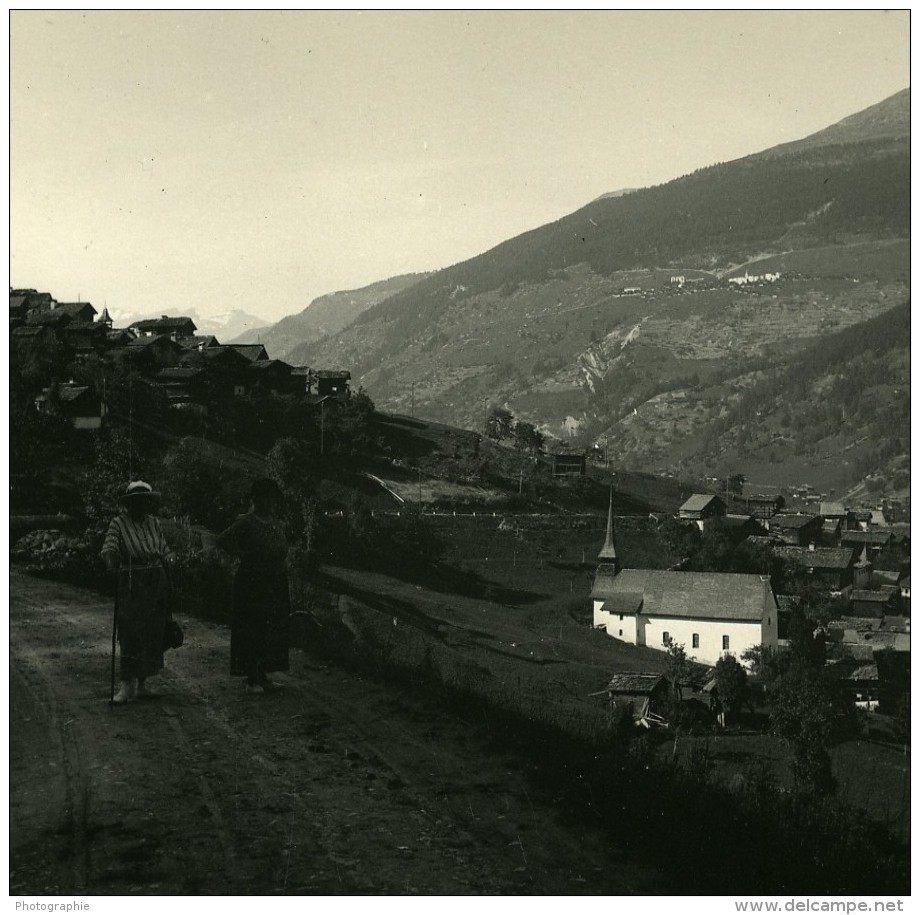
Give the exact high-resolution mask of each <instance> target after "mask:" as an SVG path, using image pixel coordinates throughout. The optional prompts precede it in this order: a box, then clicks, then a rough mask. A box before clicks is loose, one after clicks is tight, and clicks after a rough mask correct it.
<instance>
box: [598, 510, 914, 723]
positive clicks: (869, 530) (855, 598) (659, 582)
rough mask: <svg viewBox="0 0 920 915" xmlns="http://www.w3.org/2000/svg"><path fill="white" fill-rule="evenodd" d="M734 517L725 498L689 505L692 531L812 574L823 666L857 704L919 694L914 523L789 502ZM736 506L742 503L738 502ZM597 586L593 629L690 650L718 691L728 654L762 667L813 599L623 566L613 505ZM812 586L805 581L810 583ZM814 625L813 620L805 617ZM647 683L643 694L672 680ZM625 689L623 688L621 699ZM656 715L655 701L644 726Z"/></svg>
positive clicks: (892, 704)
mask: <svg viewBox="0 0 920 915" xmlns="http://www.w3.org/2000/svg"><path fill="white" fill-rule="evenodd" d="M735 501H736V502H737V506H738V507H740V506H744V508H745V509H746V511H744V512H743V513H737V512H733V513H730V512H729V511H728V505H727V504H726V501H725V500H724V499H722V498H721V497H719V496H717V495H711V494H706V493H695V494H694V495H692V496H691V497H690V498H689V499H687V501H686V502H685V503H684V504H683V505H682V506H681V507H680V510H679V513H678V517H679V519H680V523H681V524H683V525H685V526H692V527H695V528H698V529H699V530H700V531H701V532H703V533H705V532H706V530H707V529H709V530H710V531H712V530H713V528H715V529H717V530H718V531H720V532H721V533H722V534H723V535H724V536H725V537H726V539H727V540H728V541H729V542H732V543H733V544H734V545H735V547H737V548H740V549H742V550H744V549H749V550H752V551H761V550H762V551H765V552H766V554H768V555H770V556H774V557H776V558H778V559H779V560H781V561H782V562H784V563H785V564H788V566H789V567H791V568H793V569H795V570H796V571H798V572H800V573H804V575H805V576H806V579H805V581H806V582H807V584H806V585H805V589H806V590H807V592H808V596H809V597H811V598H812V599H814V598H815V597H817V601H816V603H817V604H818V605H820V608H821V609H820V611H819V612H818V613H812V614H811V615H810V616H809V617H808V621H809V623H810V624H811V632H810V635H809V636H808V638H809V639H810V640H811V641H813V643H814V645H815V650H816V652H817V653H818V654H819V655H820V658H821V663H822V664H825V665H826V666H827V668H828V669H829V670H830V671H832V673H833V675H834V676H835V677H837V678H839V680H840V682H841V685H842V687H843V689H844V690H845V691H846V693H847V694H848V695H849V696H850V699H851V701H853V702H855V703H857V704H859V706H860V707H862V708H865V709H876V708H879V707H880V703H881V707H882V709H883V711H887V712H889V713H893V712H894V711H895V710H896V708H897V705H898V702H900V701H901V700H902V699H903V698H904V696H905V695H906V693H907V690H908V688H909V669H910V660H909V659H910V525H909V524H903V523H895V524H890V525H889V524H887V523H886V519H885V515H884V512H883V511H874V512H867V511H860V510H848V509H847V508H845V507H844V506H843V505H841V504H839V503H831V502H828V503H822V504H821V506H820V513H818V514H804V513H800V512H794V513H785V512H783V511H782V510H781V508H782V506H783V499H782V497H781V496H777V495H773V496H764V495H758V496H756V497H749V498H748V499H741V498H739V499H737V500H735ZM733 507H734V506H733ZM598 559H599V560H600V562H599V565H598V568H597V572H596V575H595V578H594V584H593V587H592V590H591V598H592V601H593V623H594V626H595V627H596V628H599V629H603V630H604V631H605V632H606V633H607V634H608V635H610V636H612V637H613V638H615V639H619V640H622V641H624V642H627V643H629V644H632V645H645V646H649V647H654V648H658V649H659V650H661V651H668V649H669V648H670V647H671V645H672V644H674V645H680V646H683V647H684V648H685V649H686V652H687V655H688V657H690V658H691V659H692V660H695V661H697V662H699V663H702V664H704V665H706V666H707V667H709V668H710V679H709V680H708V686H707V692H708V698H709V700H711V699H712V698H713V696H714V693H715V692H717V690H715V689H714V682H715V681H714V680H713V679H712V677H711V674H712V668H715V666H716V665H717V664H718V662H719V660H720V659H721V658H723V657H724V656H726V655H732V656H733V657H736V658H741V659H742V660H743V662H744V663H745V665H746V666H748V667H751V666H752V664H753V662H754V661H755V660H756V659H757V657H758V656H759V655H758V653H759V652H762V651H763V650H764V649H766V650H768V651H770V652H776V651H778V650H779V651H783V650H789V649H790V647H791V633H792V629H793V626H794V623H793V617H794V615H795V614H796V613H799V614H800V615H801V613H802V610H803V595H802V594H801V593H798V594H785V593H775V592H774V590H773V586H772V584H771V579H770V576H769V575H765V574H760V575H752V574H742V573H727V572H710V571H685V570H682V565H683V564H678V566H676V567H675V568H673V569H669V570H653V569H624V568H623V567H622V563H621V561H620V558H619V555H618V550H617V545H616V535H615V527H614V515H613V504H612V501H611V505H610V509H609V514H608V520H607V533H606V539H605V542H604V546H603V547H602V549H601V551H600V553H599V555H598ZM800 581H801V579H800ZM803 621H804V618H803ZM644 676H646V677H647V680H646V681H645V684H644V687H643V689H642V690H641V691H640V694H641V695H643V696H645V698H647V694H650V691H651V690H653V689H655V688H656V687H657V685H659V684H660V682H661V681H662V680H663V677H662V675H661V674H658V675H655V674H653V673H648V674H645V675H644ZM619 692H620V690H619V689H618V688H617V689H613V690H612V691H611V694H612V695H613V694H618V693H619ZM648 711H649V706H648V704H647V703H645V704H644V705H643V706H642V711H641V714H640V718H641V719H642V720H643V721H647V719H646V718H644V717H643V716H644V713H645V712H648Z"/></svg>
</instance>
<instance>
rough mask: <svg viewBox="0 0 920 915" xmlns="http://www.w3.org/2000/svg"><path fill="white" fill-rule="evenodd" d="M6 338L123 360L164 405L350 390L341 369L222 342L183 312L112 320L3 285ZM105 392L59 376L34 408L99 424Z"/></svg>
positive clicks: (23, 347)
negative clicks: (121, 323)
mask: <svg viewBox="0 0 920 915" xmlns="http://www.w3.org/2000/svg"><path fill="white" fill-rule="evenodd" d="M10 338H11V345H12V346H13V347H14V348H16V349H17V350H18V351H19V352H20V353H22V354H26V353H28V352H30V351H31V352H33V353H45V354H48V353H51V354H56V355H57V356H59V357H60V361H62V362H69V361H71V360H75V359H76V360H79V359H86V358H88V357H91V356H96V357H99V358H101V359H103V360H105V361H106V362H109V363H115V362H116V361H122V362H123V363H124V364H126V365H127V366H129V367H130V368H131V369H133V370H135V371H137V372H138V373H140V374H141V375H142V376H143V377H145V378H146V379H147V380H149V381H150V382H152V383H154V384H156V385H158V386H160V387H161V388H162V390H163V392H164V393H165V395H166V398H167V400H168V402H169V405H170V406H171V407H175V408H176V409H191V410H205V409H206V404H207V402H213V401H214V400H215V399H221V398H224V397H242V396H247V395H250V394H254V393H257V392H273V393H278V394H299V395H303V396H305V397H308V398H311V399H316V400H320V399H322V398H325V397H342V396H347V395H348V393H349V382H350V379H351V374H350V373H349V372H348V371H347V370H333V369H319V370H317V369H313V368H310V367H307V366H294V365H290V364H288V363H286V362H284V361H282V360H280V359H272V358H270V357H269V355H268V353H267V351H266V349H265V347H264V346H262V344H261V343H230V344H222V343H221V342H220V341H219V340H218V339H217V338H216V337H214V336H211V335H200V334H198V333H197V327H196V326H195V322H194V321H193V320H192V319H191V318H188V317H181V316H180V317H170V316H168V315H163V316H162V317H159V318H153V319H149V320H142V321H135V322H134V323H132V324H131V325H129V326H128V327H125V328H116V327H113V322H112V319H111V317H110V316H109V313H108V310H107V309H105V308H103V310H102V312H101V313H98V312H97V310H96V308H94V307H93V305H92V304H91V303H89V302H58V301H56V300H55V299H54V298H53V297H52V296H51V294H50V293H47V292H38V291H36V290H34V289H10ZM104 401H105V397H104V392H102V391H97V390H95V389H94V388H93V386H91V385H87V384H79V385H78V384H73V383H65V384H59V385H54V386H51V387H48V388H46V389H45V390H44V391H42V393H41V394H40V395H38V397H37V398H36V401H35V406H36V409H38V410H40V411H51V410H55V411H59V412H61V413H62V414H64V415H66V416H68V417H69V418H70V419H71V421H72V422H73V424H74V426H75V427H76V428H84V429H93V428H98V427H99V425H100V424H101V423H102V421H103V419H104V416H105V412H106V406H105V402H104Z"/></svg>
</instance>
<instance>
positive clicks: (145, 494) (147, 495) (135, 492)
mask: <svg viewBox="0 0 920 915" xmlns="http://www.w3.org/2000/svg"><path fill="white" fill-rule="evenodd" d="M159 498H160V494H159V493H158V492H154V489H153V487H152V486H151V485H150V484H149V483H145V482H144V481H143V480H134V481H133V482H131V483H129V484H128V488H127V489H126V490H125V494H124V495H123V496H122V497H121V501H122V502H124V503H125V505H127V504H128V503H130V502H132V501H133V500H135V499H150V500H153V499H159Z"/></svg>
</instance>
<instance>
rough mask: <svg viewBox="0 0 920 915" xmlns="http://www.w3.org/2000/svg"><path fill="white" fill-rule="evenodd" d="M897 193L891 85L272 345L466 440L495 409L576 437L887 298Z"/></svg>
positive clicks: (600, 431)
mask: <svg viewBox="0 0 920 915" xmlns="http://www.w3.org/2000/svg"><path fill="white" fill-rule="evenodd" d="M905 125H906V126H907V130H908V132H907V133H905ZM909 181H910V148H909V90H905V91H904V92H901V93H897V94H896V95H895V96H892V97H891V98H889V99H886V100H884V101H883V102H881V103H879V104H878V105H876V106H872V107H871V108H869V109H866V110H865V111H863V112H858V113H857V114H855V115H852V116H850V117H848V118H845V119H844V120H843V121H841V122H838V124H836V125H831V126H830V127H828V128H825V129H824V130H822V131H818V132H817V133H816V134H813V135H811V136H810V137H806V138H803V140H801V141H795V142H793V143H789V144H781V145H780V146H779V147H774V148H773V149H771V150H765V151H764V152H761V153H756V154H753V155H751V156H746V157H744V158H741V159H737V160H734V161H732V162H729V163H719V164H716V165H713V166H709V167H707V168H704V169H698V170H697V171H695V172H693V173H691V174H689V175H685V176H682V177H680V178H677V179H675V180H673V181H670V182H667V183H665V184H662V185H658V186H655V187H650V188H643V189H639V190H635V191H632V192H630V193H628V194H622V195H617V196H613V197H610V196H608V195H605V196H604V197H602V198H599V199H597V200H594V201H591V202H590V203H588V204H586V205H585V206H584V207H582V208H581V209H579V210H577V211H575V212H574V213H572V214H569V215H567V216H564V217H562V218H561V219H558V220H556V221H554V222H551V223H548V224H546V225H545V226H541V227H539V228H537V229H533V230H531V231H529V232H526V233H523V234H521V235H519V236H516V237H515V238H512V239H508V240H507V241H505V242H502V243H501V244H499V245H497V246H495V247H494V248H492V249H491V250H489V251H487V252H485V253H483V254H481V255H479V256H478V257H475V258H470V259H468V260H466V261H463V262H460V263H458V264H455V265H452V266H450V267H447V268H445V269H443V270H440V271H437V272H435V273H432V274H430V275H427V276H426V277H424V278H422V279H420V280H419V281H418V282H416V283H414V284H412V285H411V286H409V287H407V288H405V289H403V290H401V291H399V292H397V293H395V294H394V295H391V296H388V297H386V298H383V299H382V300H381V301H379V302H377V303H376V304H374V305H372V306H371V307H369V308H367V309H366V310H364V311H362V313H361V314H359V315H358V316H357V317H356V319H355V320H354V322H353V323H351V324H349V325H348V326H347V327H344V328H342V329H341V330H339V331H338V332H336V333H335V334H331V335H328V336H326V337H324V338H323V339H322V340H320V341H314V342H310V343H304V344H301V345H300V346H297V347H295V348H294V350H292V353H294V354H296V356H297V358H298V361H300V362H304V363H307V364H321V363H326V364H336V365H348V366H350V367H351V370H352V374H353V377H354V378H355V380H356V382H357V383H359V384H364V385H365V386H366V387H367V388H368V390H369V391H370V392H371V393H372V395H373V396H374V397H375V399H377V400H378V401H379V402H380V403H381V405H382V406H383V407H385V408H388V409H395V410H404V411H405V410H407V409H408V407H409V404H410V401H411V402H412V403H414V404H415V408H416V410H417V411H418V414H419V415H422V416H426V417H428V418H430V419H433V420H438V421H441V422H449V423H453V424H455V425H458V426H464V427H467V428H481V424H482V416H483V413H484V409H485V406H487V405H488V404H489V403H495V404H502V405H505V406H507V407H508V408H510V409H512V411H513V412H514V413H515V415H516V416H518V417H519V418H521V419H526V420H527V421H528V422H533V423H534V424H535V425H537V426H538V427H539V428H540V429H541V430H542V431H544V433H545V434H548V435H552V436H556V437H558V438H564V439H571V440H572V443H573V444H574V445H576V446H577V447H584V446H588V445H591V444H596V443H597V442H598V441H599V439H600V437H602V436H606V437H607V438H608V439H609V437H610V436H611V433H612V431H613V430H616V429H617V428H618V423H620V421H621V420H622V418H623V417H624V416H626V415H630V414H631V413H632V411H633V410H636V409H639V410H640V412H641V407H642V404H644V403H646V402H653V399H654V398H656V397H659V396H663V395H665V394H666V393H667V392H669V391H671V392H679V391H681V390H685V389H686V385H685V384H684V381H686V380H687V379H693V378H694V377H695V378H696V379H697V386H701V387H703V388H705V387H706V386H707V385H708V384H710V383H711V382H713V380H717V381H718V384H719V385H723V386H725V385H727V388H726V390H725V392H724V393H725V394H726V396H736V394H737V393H738V391H739V390H742V389H743V388H744V386H745V384H747V383H748V382H747V381H745V378H746V377H747V376H748V375H750V371H749V366H750V365H751V364H759V362H763V361H764V360H773V361H774V362H775V361H777V360H780V361H782V360H785V359H788V358H791V357H792V356H793V355H794V354H795V353H796V352H798V351H799V350H801V349H803V348H805V347H807V346H808V345H809V344H810V343H811V342H812V341H814V340H816V339H820V338H821V337H822V336H823V335H826V334H827V333H831V332H834V331H836V330H841V329H844V328H846V327H850V326H854V325H858V324H860V323H861V322H864V321H868V320H871V319H873V318H875V317H877V316H878V315H880V314H883V313H884V312H886V311H888V310H890V309H891V308H892V307H894V306H895V305H897V304H899V303H901V302H904V301H906V300H907V298H908V297H909V281H910V266H909V264H910V262H909V237H910V206H909V195H908V194H906V193H905V190H906V189H907V188H908V187H909ZM767 274H769V275H774V274H776V275H777V276H776V278H775V279H773V280H769V281H767V280H763V276H764V275H767ZM746 275H747V276H748V277H754V279H752V280H751V282H750V283H748V281H747V279H746ZM758 276H760V277H761V279H759V280H758V279H756V277H758ZM733 281H736V282H733ZM691 387H692V386H691ZM704 412H706V411H704ZM706 416H707V421H708V422H714V421H715V419H716V418H717V416H716V415H715V414H712V411H711V410H709V411H708V412H706ZM640 450H641V449H640ZM632 453H633V452H632V451H630V450H629V449H626V450H625V451H624V457H627V456H628V455H629V454H632ZM636 453H637V454H638V452H636ZM645 459H647V455H646V456H645V457H643V460H645ZM661 460H662V461H663V463H661V465H660V467H659V469H661V470H662V471H665V470H669V469H672V467H671V465H670V464H669V463H668V462H667V460H666V456H663V457H662V459H661ZM674 460H675V461H678V462H679V461H681V460H683V461H686V460H687V456H686V455H683V456H682V457H680V458H677V457H675V459H674Z"/></svg>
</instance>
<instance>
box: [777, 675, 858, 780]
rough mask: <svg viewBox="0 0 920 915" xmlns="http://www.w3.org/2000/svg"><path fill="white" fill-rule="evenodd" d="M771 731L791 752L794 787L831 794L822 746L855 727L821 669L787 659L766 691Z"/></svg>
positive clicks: (850, 711)
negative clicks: (783, 670) (785, 664)
mask: <svg viewBox="0 0 920 915" xmlns="http://www.w3.org/2000/svg"><path fill="white" fill-rule="evenodd" d="M769 703H770V718H771V722H772V728H773V732H774V733H775V734H776V735H778V736H779V737H782V738H784V739H785V740H788V741H789V743H791V744H792V747H793V751H794V759H793V766H792V770H793V776H794V777H795V780H796V784H797V785H798V787H799V788H800V790H802V791H805V792H813V793H815V794H819V795H827V794H833V792H834V791H835V790H836V782H835V779H834V777H833V774H832V772H831V764H830V755H829V754H828V748H829V747H830V746H831V744H832V743H833V742H834V741H836V740H840V739H843V738H844V737H848V736H850V735H851V734H852V733H854V732H855V730H856V729H857V720H856V711H855V707H854V706H853V704H852V702H850V701H849V700H848V698H847V697H846V695H845V694H844V693H843V692H842V691H841V690H840V689H839V687H838V685H837V684H836V683H834V682H833V681H832V680H831V679H830V678H829V676H828V674H827V673H826V672H825V670H823V669H816V668H814V667H811V666H809V665H808V664H806V663H803V662H802V661H801V660H796V661H793V662H792V663H791V664H790V665H789V667H788V669H787V670H786V671H785V672H784V673H783V675H782V676H781V677H780V678H779V680H778V681H777V684H776V687H775V689H773V690H772V692H771V693H770V694H769Z"/></svg>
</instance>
